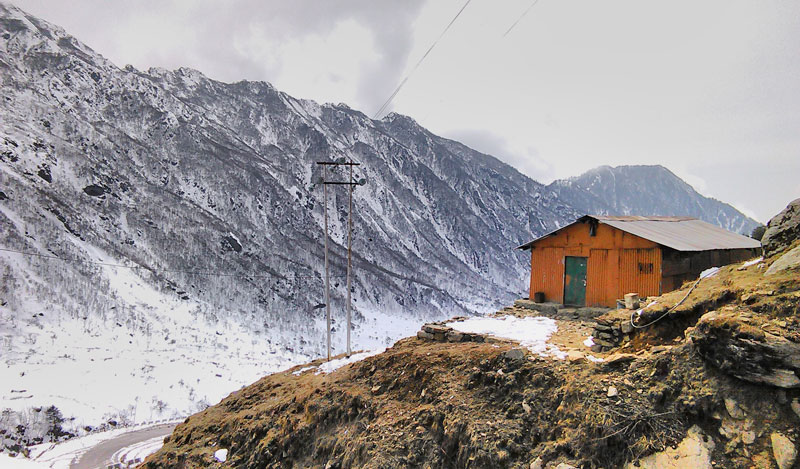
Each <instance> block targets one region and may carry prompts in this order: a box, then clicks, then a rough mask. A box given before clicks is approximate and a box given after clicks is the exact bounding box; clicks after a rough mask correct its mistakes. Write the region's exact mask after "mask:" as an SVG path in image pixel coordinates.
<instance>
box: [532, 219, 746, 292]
mask: <svg viewBox="0 0 800 469" xmlns="http://www.w3.org/2000/svg"><path fill="white" fill-rule="evenodd" d="M760 248H761V243H759V242H758V241H756V240H754V239H752V238H748V237H747V236H742V235H739V234H736V233H731V232H730V231H727V230H724V229H722V228H719V227H717V226H714V225H711V224H709V223H706V222H704V221H700V220H698V219H696V218H690V217H638V216H625V217H612V216H593V215H586V216H584V217H581V218H579V219H577V220H576V221H575V222H574V223H572V224H570V225H567V226H565V227H563V228H560V229H558V230H556V231H553V232H552V233H549V234H546V235H544V236H542V237H541V238H538V239H535V240H533V241H531V242H529V243H527V244H523V245H522V246H520V247H519V249H530V251H531V282H530V299H532V300H534V299H538V300H539V301H541V300H542V297H541V295H542V294H544V301H551V302H557V303H563V304H566V305H575V306H607V307H614V306H615V305H616V300H617V299H619V298H622V297H623V296H624V295H625V294H626V293H638V294H639V296H641V297H646V296H656V295H660V294H662V293H665V292H668V291H671V290H675V289H677V288H678V287H680V286H681V284H682V283H683V282H684V281H686V280H690V279H696V278H697V277H698V275H699V274H700V272H702V271H703V270H705V269H708V268H709V267H714V266H722V265H726V264H731V263H734V262H739V261H743V260H747V259H752V258H753V257H755V256H757V255H758V254H759V252H760ZM537 293H539V295H536V294H537ZM537 297H538V298H537Z"/></svg>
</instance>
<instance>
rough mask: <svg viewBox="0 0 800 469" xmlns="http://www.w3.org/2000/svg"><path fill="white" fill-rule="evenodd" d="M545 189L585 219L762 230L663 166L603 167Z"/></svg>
mask: <svg viewBox="0 0 800 469" xmlns="http://www.w3.org/2000/svg"><path fill="white" fill-rule="evenodd" d="M547 187H548V189H551V190H553V191H554V192H556V193H557V194H558V195H559V196H560V197H563V198H565V199H566V200H567V201H569V202H570V204H571V205H572V206H574V207H576V208H577V209H578V210H582V211H584V212H585V213H587V214H593V215H667V216H670V215H671V216H692V217H696V218H699V219H701V220H703V221H706V222H709V223H712V224H715V225H717V226H720V227H722V228H725V229H727V230H729V231H733V232H736V233H740V234H745V235H749V234H750V233H751V232H752V231H753V229H754V228H755V227H757V226H759V225H760V223H758V222H757V221H756V220H753V219H751V218H749V217H747V216H746V215H744V214H742V213H741V212H739V211H738V210H736V209H735V208H734V207H732V206H731V205H729V204H726V203H724V202H722V201H719V200H717V199H714V198H711V197H706V196H703V195H702V194H700V193H698V192H697V190H695V189H694V188H693V187H692V186H691V185H689V184H688V183H687V182H686V181H684V180H683V179H681V178H679V177H678V176H676V175H675V174H674V173H673V172H672V171H670V170H669V169H668V168H666V167H664V166H662V165H623V166H616V167H612V166H608V165H602V166H598V167H596V168H593V169H590V170H589V171H587V172H585V173H583V174H581V175H578V176H572V177H569V178H566V179H559V180H556V181H553V182H552V183H550V184H549V185H548V186H547Z"/></svg>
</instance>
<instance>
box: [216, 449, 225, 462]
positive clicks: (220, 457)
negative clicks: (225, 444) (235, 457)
mask: <svg viewBox="0 0 800 469" xmlns="http://www.w3.org/2000/svg"><path fill="white" fill-rule="evenodd" d="M214 459H216V460H217V461H219V462H225V460H226V459H228V450H227V449H218V450H216V451H214Z"/></svg>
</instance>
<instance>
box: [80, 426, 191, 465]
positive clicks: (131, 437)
mask: <svg viewBox="0 0 800 469" xmlns="http://www.w3.org/2000/svg"><path fill="white" fill-rule="evenodd" d="M175 426H176V424H174V423H173V424H167V425H159V426H156V427H149V428H145V429H142V430H137V431H133V432H130V433H124V434H122V435H120V436H118V437H116V438H114V439H111V440H106V441H103V442H101V443H99V444H97V446H94V447H92V448H91V449H90V450H89V451H87V452H85V453H83V456H81V458H80V459H79V460H78V461H77V462H75V463H72V464H71V465H70V469H97V468H103V469H105V468H106V467H107V466H108V465H110V464H112V463H114V462H118V461H112V457H113V456H114V455H115V454H117V453H118V452H120V450H123V449H125V448H127V447H129V446H133V445H136V444H137V443H141V442H144V441H147V440H150V439H153V438H158V437H161V438H163V437H165V436H167V435H169V434H170V433H172V430H173V429H174V428H175Z"/></svg>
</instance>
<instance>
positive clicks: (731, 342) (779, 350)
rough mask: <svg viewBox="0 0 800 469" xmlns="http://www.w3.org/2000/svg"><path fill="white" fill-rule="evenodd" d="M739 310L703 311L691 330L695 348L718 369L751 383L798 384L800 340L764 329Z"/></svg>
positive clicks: (799, 383) (799, 374)
mask: <svg viewBox="0 0 800 469" xmlns="http://www.w3.org/2000/svg"><path fill="white" fill-rule="evenodd" d="M742 319H743V317H742V314H741V313H739V312H718V311H712V312H710V313H706V314H704V315H703V316H702V317H701V318H700V320H699V321H698V322H697V327H696V328H695V329H694V331H693V332H692V333H691V338H692V343H693V344H694V346H695V348H696V350H697V352H698V353H699V354H700V355H701V356H702V357H703V358H704V359H705V360H706V361H708V362H709V363H711V364H713V365H714V366H716V367H718V368H719V369H721V370H722V371H724V372H726V373H728V374H730V375H732V376H735V377H737V378H739V379H743V380H745V381H750V382H752V383H761V384H769V385H772V386H777V387H781V388H798V387H800V343H797V342H794V341H792V340H789V339H788V338H786V337H782V336H780V335H777V333H776V334H773V333H770V332H766V331H764V330H763V329H762V328H761V327H760V325H759V324H756V322H758V321H754V320H753V318H750V319H748V321H747V322H745V321H743V320H742Z"/></svg>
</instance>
